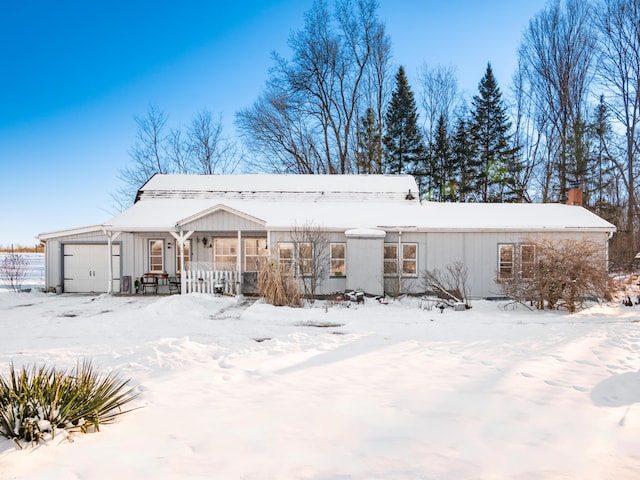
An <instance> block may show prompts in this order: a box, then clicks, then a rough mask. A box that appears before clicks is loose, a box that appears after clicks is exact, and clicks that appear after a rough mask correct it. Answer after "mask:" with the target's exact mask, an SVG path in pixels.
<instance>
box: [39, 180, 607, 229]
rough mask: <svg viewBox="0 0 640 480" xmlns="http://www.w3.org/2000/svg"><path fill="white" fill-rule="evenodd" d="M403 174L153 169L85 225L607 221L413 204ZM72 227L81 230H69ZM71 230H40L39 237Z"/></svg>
mask: <svg viewBox="0 0 640 480" xmlns="http://www.w3.org/2000/svg"><path fill="white" fill-rule="evenodd" d="M409 191H411V192H413V193H416V195H415V197H417V186H416V183H415V180H414V179H413V177H411V176H409V175H156V176H154V177H153V178H152V179H151V180H149V181H148V182H147V183H146V184H145V186H144V187H143V188H142V189H141V190H140V192H139V198H138V200H137V201H136V203H135V204H134V205H133V206H131V207H130V208H128V209H127V210H125V211H124V212H122V213H120V214H119V215H116V216H115V217H114V218H113V219H111V221H109V222H107V223H106V224H104V225H102V226H94V227H90V228H91V229H97V228H104V229H106V230H111V231H123V232H136V231H137V232H144V231H147V232H161V231H180V230H188V229H189V224H190V223H191V222H193V221H196V220H198V219H200V218H202V217H205V216H207V215H211V214H215V213H216V212H220V211H224V212H227V213H230V214H232V215H236V216H239V217H242V218H243V219H245V220H247V221H250V222H254V223H255V224H257V225H259V226H260V227H261V228H264V229H267V230H286V229H290V228H292V227H296V226H303V225H314V226H319V227H323V228H326V229H328V230H333V231H343V232H344V231H347V230H357V229H365V231H366V229H379V230H380V229H382V230H386V231H398V230H404V231H411V230H414V231H424V232H429V231H433V232H436V231H448V232H463V231H484V232H488V231H516V232H543V231H605V232H614V231H615V226H614V225H612V224H611V223H609V222H607V221H605V220H603V219H602V218H600V217H598V216H597V215H595V214H593V213H591V212H589V211H588V210H586V209H585V208H582V207H577V206H569V205H563V204H514V203H510V204H498V203H489V204H482V203H436V202H425V203H420V202H419V200H418V199H417V198H415V197H413V198H412V196H409V199H407V198H406V197H407V194H408V192H409ZM76 230H77V231H78V232H80V231H81V230H82V229H76ZM69 232H72V231H70V230H69V231H66V232H53V233H51V234H42V235H41V236H40V238H41V239H47V238H54V237H60V236H64V235H65V233H66V234H69Z"/></svg>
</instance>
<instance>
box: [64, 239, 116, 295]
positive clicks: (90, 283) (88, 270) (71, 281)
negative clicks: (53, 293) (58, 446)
mask: <svg viewBox="0 0 640 480" xmlns="http://www.w3.org/2000/svg"><path fill="white" fill-rule="evenodd" d="M107 248H108V247H107V245H100V244H66V245H64V286H63V291H64V292H67V293H91V292H95V293H104V292H106V291H107V287H108V283H109V263H108V262H107V255H108V254H107ZM112 262H113V278H114V282H113V291H114V292H118V291H120V245H119V244H114V245H113V256H112Z"/></svg>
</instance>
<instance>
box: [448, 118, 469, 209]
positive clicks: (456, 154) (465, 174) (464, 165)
mask: <svg viewBox="0 0 640 480" xmlns="http://www.w3.org/2000/svg"><path fill="white" fill-rule="evenodd" d="M473 154H474V149H473V143H472V141H471V135H470V131H469V123H468V122H467V120H466V119H465V118H464V117H460V118H458V121H457V122H456V128H455V133H454V134H453V138H452V139H451V157H452V162H453V164H454V165H455V168H456V170H457V171H458V184H457V195H456V200H458V201H460V202H464V201H466V200H467V197H468V196H469V194H470V192H471V189H472V186H471V177H472V172H473V167H472V165H473Z"/></svg>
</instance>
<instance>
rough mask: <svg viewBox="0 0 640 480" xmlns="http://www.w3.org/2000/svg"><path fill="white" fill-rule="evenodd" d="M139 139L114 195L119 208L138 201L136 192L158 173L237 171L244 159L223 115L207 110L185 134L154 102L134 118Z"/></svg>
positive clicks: (196, 118)
mask: <svg viewBox="0 0 640 480" xmlns="http://www.w3.org/2000/svg"><path fill="white" fill-rule="evenodd" d="M134 119H135V123H136V125H137V132H136V140H135V143H134V145H133V147H132V148H131V150H130V151H129V156H130V157H131V161H132V162H131V164H130V165H129V166H127V167H125V168H124V169H122V170H121V171H120V175H119V176H120V180H121V181H122V183H123V186H122V187H120V188H119V189H118V190H117V191H116V192H115V193H114V194H113V195H112V198H113V200H114V203H115V207H116V209H117V210H123V209H125V208H127V207H128V206H130V205H131V203H132V202H133V201H134V200H135V195H136V192H137V191H138V190H139V189H140V187H141V186H142V185H144V184H145V183H146V182H147V181H149V179H150V178H151V177H153V175H155V174H166V173H193V174H203V175H213V174H219V173H233V172H234V171H235V170H236V169H237V168H238V165H239V164H240V163H241V162H242V160H243V155H242V153H241V151H239V149H238V148H237V147H236V143H235V142H233V141H231V140H230V139H229V138H227V137H226V136H224V134H223V122H222V115H220V116H219V117H218V118H217V119H216V118H214V117H213V115H212V114H211V112H209V111H208V110H206V109H204V110H202V111H201V112H199V113H197V114H196V115H195V116H194V117H193V119H192V121H191V124H190V125H189V128H188V130H187V132H186V134H185V132H184V131H183V130H181V129H180V128H174V129H170V130H169V127H168V120H169V117H168V115H167V114H166V113H165V112H164V111H163V110H161V109H160V108H159V107H158V106H157V105H153V104H151V105H150V106H149V108H148V109H147V115H146V116H145V117H138V116H136V117H134Z"/></svg>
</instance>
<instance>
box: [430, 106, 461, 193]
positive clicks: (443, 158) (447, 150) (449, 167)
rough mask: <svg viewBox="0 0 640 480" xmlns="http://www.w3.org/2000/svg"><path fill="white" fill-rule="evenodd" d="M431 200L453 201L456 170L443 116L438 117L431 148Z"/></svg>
mask: <svg viewBox="0 0 640 480" xmlns="http://www.w3.org/2000/svg"><path fill="white" fill-rule="evenodd" d="M432 165H433V166H432V170H431V171H432V176H433V185H434V187H435V188H434V192H433V199H434V200H438V201H441V202H452V201H455V199H456V198H455V197H456V183H457V182H456V180H457V178H456V177H457V173H458V172H457V168H456V165H455V164H454V159H453V155H452V151H451V141H450V139H449V132H448V129H447V121H446V119H445V117H444V115H440V117H438V124H437V126H436V137H435V144H434V147H433V164H432Z"/></svg>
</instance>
